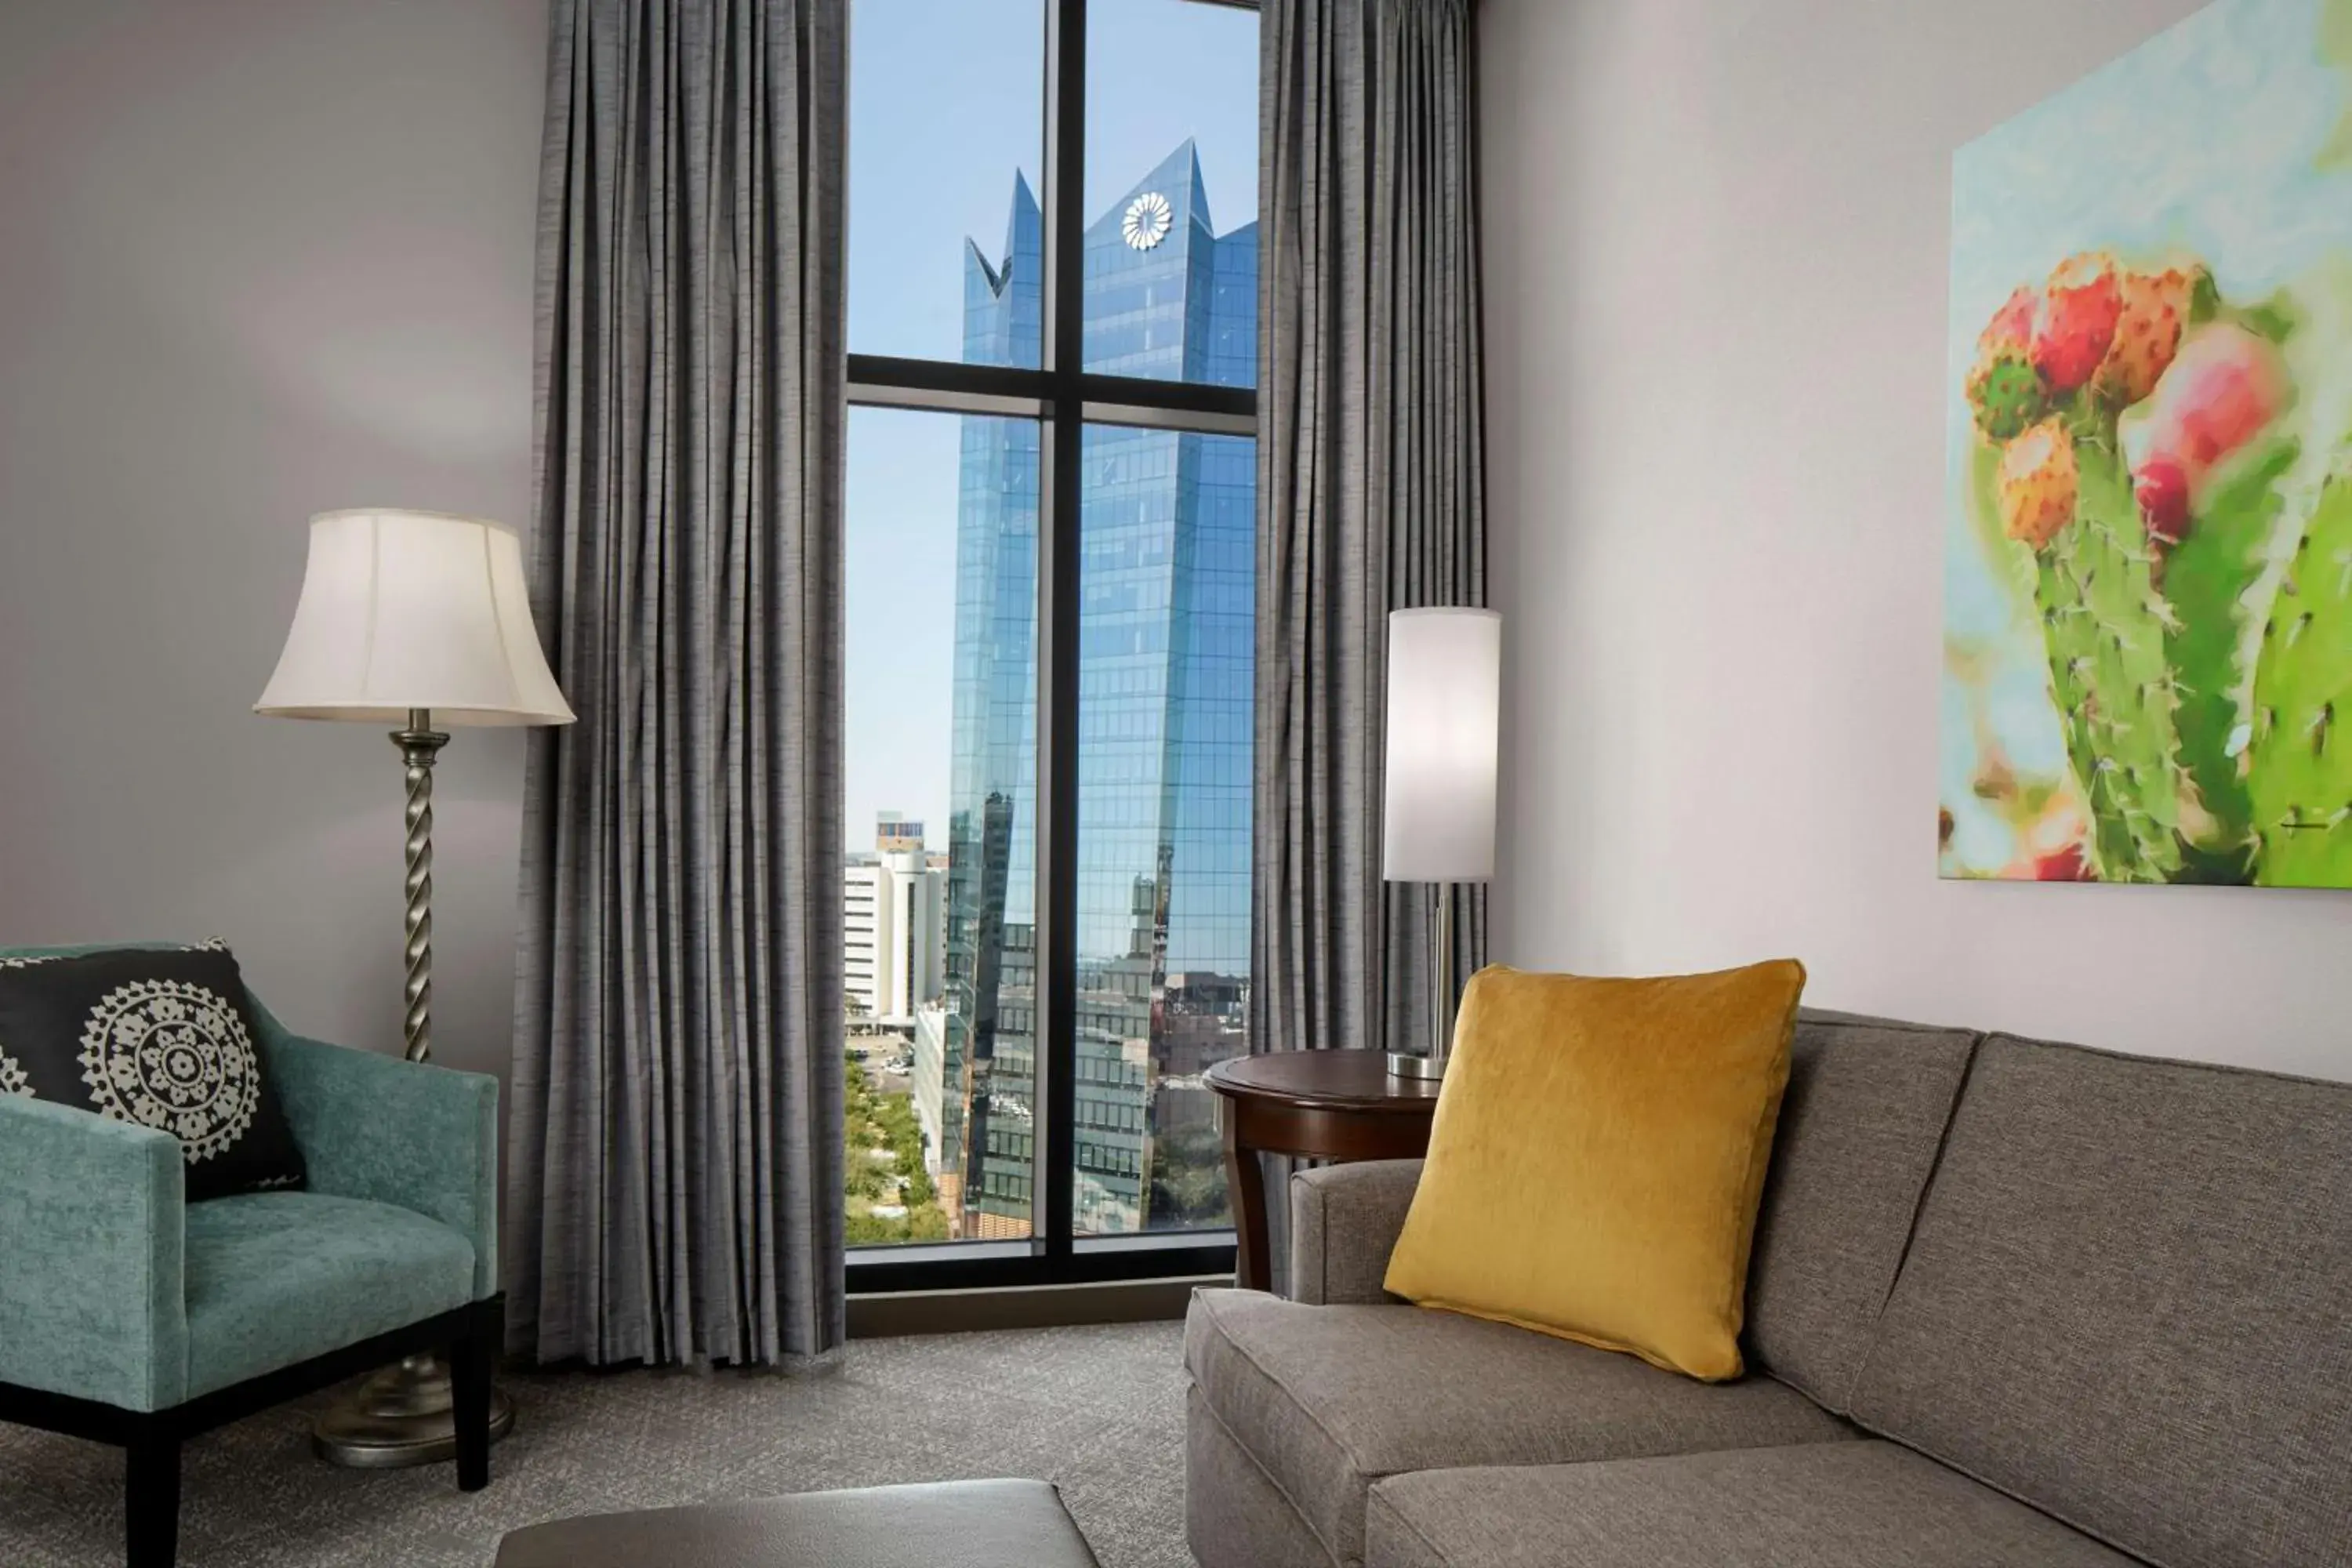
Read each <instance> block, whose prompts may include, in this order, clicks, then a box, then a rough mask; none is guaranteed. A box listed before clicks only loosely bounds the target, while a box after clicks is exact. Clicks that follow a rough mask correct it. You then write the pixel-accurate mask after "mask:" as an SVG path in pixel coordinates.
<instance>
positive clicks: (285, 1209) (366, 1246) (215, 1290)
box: [186, 1193, 474, 1399]
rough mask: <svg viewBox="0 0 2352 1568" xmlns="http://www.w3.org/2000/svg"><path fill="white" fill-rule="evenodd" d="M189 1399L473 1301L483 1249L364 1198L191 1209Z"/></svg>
mask: <svg viewBox="0 0 2352 1568" xmlns="http://www.w3.org/2000/svg"><path fill="white" fill-rule="evenodd" d="M186 1270H187V1312H188V1384H187V1394H188V1397H189V1398H192V1399H193V1398H194V1397H195V1396H196V1395H198V1394H209V1393H211V1392H212V1391H213V1390H215V1389H216V1388H226V1387H228V1386H230V1385H231V1384H237V1383H242V1382H244V1381H245V1380H246V1379H247V1378H249V1377H257V1376H259V1375H260V1374H262V1373H266V1372H271V1371H274V1370H276V1369H277V1368H278V1367H281V1366H290V1365H292V1364H294V1363H297V1362H302V1361H308V1360H310V1358H311V1357H312V1356H319V1355H324V1354H326V1353H327V1352H329V1351H333V1350H341V1348H342V1347H343V1346H345V1345H348V1344H356V1343H358V1342H360V1341H362V1340H364V1339H372V1338H373V1337H374V1336H375V1335H377V1334H383V1333H389V1332H391V1331H393V1330H394V1329H397V1328H400V1327H401V1326H403V1325H404V1324H407V1323H413V1322H415V1321H419V1320H420V1319H424V1318H430V1317H433V1316H435V1315H436V1314H437V1313H441V1312H446V1311H449V1310H452V1309H454V1308H457V1307H462V1306H464V1305H465V1304H466V1303H467V1301H469V1300H472V1299H473V1294H474V1248H473V1245H472V1243H470V1242H468V1241H467V1239H466V1238H465V1237H463V1236H461V1235H459V1234H458V1233H457V1231H455V1230H452V1229H451V1228H450V1227H449V1226H446V1225H444V1224H442V1223H441V1222H440V1221H439V1220H435V1219H427V1218H426V1217H425V1215H420V1214H416V1213H414V1212H412V1211H411V1210H408V1209H404V1208H399V1207H396V1206H394V1205H391V1204H383V1203H374V1202H372V1201H370V1200H368V1199H365V1198H339V1197H331V1196H329V1195H327V1194H321V1193H254V1194H248V1195H247V1196H243V1197H233V1198H215V1199H213V1200H212V1201H211V1202H209V1203H201V1204H190V1205H188V1218H187V1262H186Z"/></svg>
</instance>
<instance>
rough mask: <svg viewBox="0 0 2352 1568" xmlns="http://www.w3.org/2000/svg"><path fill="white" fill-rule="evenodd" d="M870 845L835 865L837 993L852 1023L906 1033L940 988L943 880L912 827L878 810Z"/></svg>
mask: <svg viewBox="0 0 2352 1568" xmlns="http://www.w3.org/2000/svg"><path fill="white" fill-rule="evenodd" d="M874 842H875V847H874V850H873V852H872V853H870V854H863V855H854V856H852V857H851V858H850V859H849V862H848V863H847V864H846V865H845V866H844V867H843V868H842V872H841V912H842V991H843V995H844V1000H845V1005H846V1007H847V1009H848V1013H849V1016H850V1017H851V1018H852V1019H853V1020H856V1021H858V1022H861V1023H866V1024H870V1025H873V1026H879V1027H884V1028H908V1027H911V1026H913V1024H914V1022H915V1015H916V1013H917V1012H918V1011H919V1009H920V1008H922V1007H924V1006H926V1005H931V1004H935V1003H937V1002H938V1001H939V999H940V993H941V991H942V990H943V989H944V988H945V985H946V983H947V972H946V948H947V924H946V921H947V878H946V876H945V874H944V873H943V871H941V870H940V869H939V868H935V867H934V866H933V865H932V863H931V857H929V856H928V855H926V854H925V853H924V850H923V825H922V824H921V823H919V822H915V821H911V820H908V819H907V818H903V817H900V816H898V814H897V813H895V812H885V813H883V814H882V816H881V817H880V819H879V820H878V821H877V825H876V827H875V836H874Z"/></svg>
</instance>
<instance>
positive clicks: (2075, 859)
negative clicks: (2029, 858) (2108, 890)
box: [2033, 838, 2098, 882]
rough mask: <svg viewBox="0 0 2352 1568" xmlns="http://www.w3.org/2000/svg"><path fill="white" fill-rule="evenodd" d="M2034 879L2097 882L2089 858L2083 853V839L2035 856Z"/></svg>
mask: <svg viewBox="0 0 2352 1568" xmlns="http://www.w3.org/2000/svg"><path fill="white" fill-rule="evenodd" d="M2033 879H2034V880H2035V881H2037V882H2095V881H2097V880H2098V879H2097V878H2096V877H2095V876H2093V875H2092V874H2091V866H2090V861H2089V859H2088V858H2086V857H2085V856H2084V853H2083V841H2082V840H2081V839H2079V838H2078V839H2076V840H2075V841H2074V843H2072V844H2069V845H2067V846H2066V847H2064V848H2063V849H2056V850H2053V851H2052V852H2051V853H2050V854H2047V855H2037V856H2035V857H2034V858H2033Z"/></svg>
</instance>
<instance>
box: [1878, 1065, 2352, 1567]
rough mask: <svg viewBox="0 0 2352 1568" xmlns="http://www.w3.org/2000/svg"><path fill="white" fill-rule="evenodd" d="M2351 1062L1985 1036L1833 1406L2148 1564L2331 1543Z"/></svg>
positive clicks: (2343, 1341)
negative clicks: (1847, 1389)
mask: <svg viewBox="0 0 2352 1568" xmlns="http://www.w3.org/2000/svg"><path fill="white" fill-rule="evenodd" d="M2347 1215H2352V1085H2346V1084H2333V1083H2319V1082H2314V1081H2309V1080H2304V1079H2287V1078H2280V1077H2274V1076H2272V1075H2269V1074H2263V1073H2253V1072H2246V1071H2242V1070H2239V1069H2234V1068H2222V1067H2212V1066H2202V1065H2192V1064H2188V1063H2179V1062H2164V1061H2156V1060H2150V1059H2148V1058H2134V1057H2122V1056H2113V1055H2109V1054H2106V1053H2105V1052H2099V1051H2090V1050H2084V1049H2083V1048H2081V1047H2073V1046H2052V1045H2042V1044H2037V1043H2034V1042H2032V1041H2027V1040H2021V1039H2015V1038H2011V1037H2001V1036H1995V1037H1992V1038H1990V1039H1989V1040H1987V1041H1986V1042H1985V1043H1984V1045H1983V1046H1982V1047H1979V1050H1978V1053H1977V1059H1976V1065H1975V1067H1974V1068H1973V1069H1972V1070H1971V1071H1970V1073H1969V1083H1968V1088H1967V1089H1966V1091H1965V1092H1964V1093H1963V1094H1962V1096H1961V1099H1960V1106H1959V1110H1958V1114H1957V1115H1956V1116H1955V1117H1954V1119H1953V1122H1952V1128H1951V1132H1950V1135H1949V1137H1948V1141H1947V1143H1946V1147H1945V1152H1944V1156H1943V1160H1942V1163H1941V1164H1940V1166H1939V1167H1938V1169H1937V1175H1936V1178H1935V1180H1934V1182H1933V1184H1931V1185H1930V1186H1929V1188H1928V1192H1927V1201H1926V1203H1925V1204H1924V1205H1923V1206H1922V1208H1921V1210H1920V1215H1919V1224H1918V1229H1917V1232H1916V1235H1915V1237H1913V1240H1912V1244H1911V1252H1910V1257H1909V1258H1908V1259H1907V1261H1906V1263H1905V1265H1904V1268H1903V1272H1902V1276H1901V1278H1900V1279H1898V1280H1897V1281H1896V1282H1895V1293H1894V1295H1893V1297H1892V1298H1891V1299H1890V1300H1889V1301H1888V1302H1887V1306H1886V1311H1885V1316H1884V1318H1883V1319H1882V1321H1881V1324H1880V1329H1879V1334H1878V1338H1877V1342H1876V1343H1875V1345H1874V1348H1873V1349H1872V1352H1871V1354H1870V1357H1869V1360H1868V1363H1867V1364H1866V1365H1865V1367H1864V1373H1863V1376H1862V1380H1861V1382H1860V1383H1859V1384H1857V1386H1856V1388H1855V1392H1854V1400H1853V1414H1854V1415H1855V1417H1856V1418H1857V1419H1858V1420H1860V1421H1862V1422H1863V1423H1864V1424H1865V1425H1867V1426H1872V1427H1874V1428H1875V1429H1877V1430H1879V1431H1881V1432H1884V1433H1885V1434H1886V1435H1888V1436H1893V1437H1896V1438H1898V1439H1900V1440H1901V1441H1903V1442H1906V1443H1908V1444H1910V1445H1911V1446H1912V1447H1916V1448H1919V1449H1921V1450H1922V1451H1924V1452H1926V1453H1928V1454H1931V1455H1933V1456H1935V1457H1936V1458H1940V1459H1943V1460H1945V1461H1946V1462H1948V1463H1949V1464H1952V1465H1955V1466H1957V1467H1958V1468H1961V1469H1963V1470H1965V1471H1967V1472H1968V1473H1969V1474H1970V1475H1973V1476H1975V1477H1977V1478H1978V1479H1981V1480H1984V1481H1987V1482H1990V1484H1991V1485H1993V1486H1996V1487H1999V1488H2000V1489H2002V1490H2004V1491H2007V1492H2010V1493H2011V1494H2013V1495H2015V1496H2017V1497H2020V1498H2022V1499H2024V1500H2027V1501H2028V1502H2031V1503H2032V1504H2034V1505H2035V1506H2037V1507H2039V1508H2042V1509H2044V1510H2048V1511H2049V1512H2051V1513H2053V1514H2056V1515H2057V1516H2059V1517H2060V1518H2062V1519H2064V1520H2066V1521H2069V1522H2071V1523H2073V1524H2074V1525H2076V1526H2077V1527H2079V1528H2081V1529H2083V1530H2085V1531H2090V1532H2092V1533H2094V1534H2095V1535H2098V1536H2100V1537H2101V1538H2103V1539H2104V1540H2105V1541H2107V1542H2111V1543H2112V1544H2114V1545H2116V1546H2117V1547H2119V1548H2121V1549H2122V1550H2124V1551H2126V1552H2131V1553H2133V1554H2134V1555H2136V1556H2139V1557H2143V1558H2146V1559H2147V1560H2148V1561H2149V1562H2152V1563H2158V1564H2160V1565H2162V1568H2288V1565H2289V1564H2294V1565H2296V1568H2308V1565H2309V1564H2314V1563H2352V1468H2347V1455H2352V1334H2347V1328H2346V1324H2347V1315H2346V1314H2347V1302H2352V1224H2347Z"/></svg>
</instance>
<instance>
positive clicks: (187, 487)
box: [0, 0, 546, 1071]
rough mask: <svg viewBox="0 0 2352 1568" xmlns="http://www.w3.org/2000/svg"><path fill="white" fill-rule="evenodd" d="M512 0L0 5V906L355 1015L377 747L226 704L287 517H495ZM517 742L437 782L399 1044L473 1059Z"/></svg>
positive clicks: (277, 579) (5, 922)
mask: <svg viewBox="0 0 2352 1568" xmlns="http://www.w3.org/2000/svg"><path fill="white" fill-rule="evenodd" d="M545 36H546V35H545V21H544V6H543V4H542V0H7V3H6V4H5V5H0V944H11V943H19V942H51V941H68V940H94V939H103V938H115V937H133V936H174V937H177V936H200V935H204V934H207V933H217V934H219V935H222V936H225V937H226V938H228V939H229V941H230V942H232V943H233V944H234V945H235V947H236V952H237V953H238V955H239V956H240V957H241V958H242V959H243V960H244V961H245V963H246V967H247V973H248V974H249V976H250V977H251V979H252V980H253V983H254V984H255V986H256V988H257V990H258V991H259V993H260V994H262V996H263V997H264V998H265V999H266V1000H268V1002H269V1004H270V1005H272V1007H273V1008H275V1009H276V1010H277V1011H278V1013H279V1014H280V1015H281V1016H284V1017H285V1018H287V1020H288V1021H289V1023H291V1024H293V1025H294V1026H297V1027H299V1028H302V1029H305V1030H308V1031H310V1032H313V1033H317V1034H322V1035H325V1036H328V1037H331V1038H334V1039H339V1040H342V1041H345V1042H347V1043H351V1044H354V1045H363V1046H369V1047H396V1046H397V1043H398V1039H399V1021H400V905H401V871H400V841H401V824H400V799H401V779H400V768H399V763H398V759H397V758H396V756H395V755H394V752H393V749H392V746H391V744H390V742H387V741H386V740H385V739H384V738H383V734H382V732H380V731H378V730H376V729H373V728H367V727H360V726H349V725H340V724H334V725H329V724H301V723H294V722H289V721H278V720H267V719H260V718H257V717H255V716H254V715H253V713H252V712H251V711H250V709H251V707H252V703H253V700H254V699H255V698H256V697H257V695H259V693H260V690H261V686H262V682H263V681H264V680H265V679H267V678H268V674H269V670H270V667H271V665H272V663H273V662H274V660H275V659H276V657H277V651H278V644H279V641H280V639H281V638H282V637H283V636H284V634H285V629H286V625H287V621H288V618H289V616H290V615H291V614H292V611H293V606H294V598H295V593H296V590H297V588H298V587H299V584H300V582H301V574H302V560H303V548H304V524H305V520H306V519H307V518H308V517H309V515H310V513H311V512H313V511H317V510H323V509H327V508H331V507H341V506H352V505H359V504H364V503H379V504H393V505H415V506H423V507H429V508H437V509H444V510H457V511H467V512H475V513H479V514H484V515H488V516H492V517H497V518H501V519H504V520H507V521H511V522H514V523H517V524H520V523H523V522H525V521H528V519H527V515H526V514H527V509H528V507H529V505H530V356H531V331H530V307H531V246H532V228H533V211H534V207H535V205H536V195H537V194H536V184H537V163H538V145H539V132H540V106H541V95H542V87H541V73H542V70H543V57H544V49H545V42H544V40H545ZM521 757H522V750H521V745H520V742H519V740H518V739H517V738H516V737H515V736H513V735H511V734H499V733H495V732H482V731H467V732H462V733H460V734H459V735H458V737H457V742H455V743H454V744H453V745H451V746H450V748H449V749H448V751H447V752H445V753H444V758H445V761H444V763H443V765H442V769H441V780H440V793H439V797H438V805H439V810H438V819H439V858H438V861H437V867H436V870H437V876H436V883H437V889H438V902H437V905H436V913H437V917H438V919H437V922H436V923H437V935H438V938H439V947H438V975H439V984H438V987H437V1001H438V1021H437V1022H438V1034H439V1046H438V1049H439V1054H440V1055H441V1057H442V1058H444V1059H445V1060H447V1061H449V1062H452V1063H454V1064H457V1065H459V1066H465V1067H472V1068H484V1069H491V1070H499V1071H503V1069H504V1067H505V1063H506V1060H507V1056H508V1040H509V1016H510V1015H511V1011H512V1006H513V949H514V935H513V921H514V889H515V875H516V834H517V825H518V820H519V816H520V795H521Z"/></svg>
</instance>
